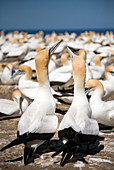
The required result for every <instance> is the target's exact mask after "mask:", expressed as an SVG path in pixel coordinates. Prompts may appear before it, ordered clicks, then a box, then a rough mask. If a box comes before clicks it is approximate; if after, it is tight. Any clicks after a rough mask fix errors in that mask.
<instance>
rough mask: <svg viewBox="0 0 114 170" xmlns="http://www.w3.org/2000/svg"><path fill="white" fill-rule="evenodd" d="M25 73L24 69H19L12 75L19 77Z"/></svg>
mask: <svg viewBox="0 0 114 170" xmlns="http://www.w3.org/2000/svg"><path fill="white" fill-rule="evenodd" d="M23 74H25V73H24V71H21V70H18V71H17V72H16V73H14V74H13V75H12V78H15V77H17V76H18V75H20V76H21V75H23Z"/></svg>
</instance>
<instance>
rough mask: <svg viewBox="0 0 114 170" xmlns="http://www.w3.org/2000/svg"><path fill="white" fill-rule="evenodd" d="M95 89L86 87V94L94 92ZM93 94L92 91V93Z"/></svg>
mask: <svg viewBox="0 0 114 170" xmlns="http://www.w3.org/2000/svg"><path fill="white" fill-rule="evenodd" d="M93 90H94V89H93V88H85V94H86V95H88V94H90V92H92V91H93ZM90 95H92V93H91V94H90Z"/></svg>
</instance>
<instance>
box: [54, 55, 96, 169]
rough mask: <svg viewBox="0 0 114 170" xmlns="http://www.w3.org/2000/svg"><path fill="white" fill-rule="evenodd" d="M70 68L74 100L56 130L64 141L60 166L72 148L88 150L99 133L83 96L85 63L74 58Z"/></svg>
mask: <svg viewBox="0 0 114 170" xmlns="http://www.w3.org/2000/svg"><path fill="white" fill-rule="evenodd" d="M72 67H73V74H74V98H73V101H72V104H71V106H70V108H69V110H68V111H67V113H66V114H65V115H64V117H63V119H62V121H61V123H60V125H59V129H58V135H59V138H60V139H61V140H63V141H65V145H63V150H62V148H61V149H60V151H59V152H62V151H63V154H62V156H63V157H62V160H61V163H60V164H61V166H63V165H64V164H65V162H66V161H67V159H70V158H71V157H72V155H73V153H72V154H71V152H70V150H72V148H76V147H77V146H81V147H82V146H83V145H86V146H88V150H89V144H90V143H94V142H95V141H96V140H97V137H98V133H99V127H98V123H97V121H96V120H93V119H91V109H90V106H89V103H88V101H87V98H86V94H85V88H84V82H85V76H86V65H85V61H84V60H83V59H82V58H79V57H76V56H74V57H73V63H72ZM65 146H66V147H65ZM67 146H68V147H67ZM64 148H65V150H64ZM73 150H75V149H73ZM74 152H75V151H74ZM54 155H56V153H55V154H54ZM54 155H53V156H54Z"/></svg>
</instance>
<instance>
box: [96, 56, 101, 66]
mask: <svg viewBox="0 0 114 170" xmlns="http://www.w3.org/2000/svg"><path fill="white" fill-rule="evenodd" d="M101 59H102V56H96V58H95V65H96V66H101Z"/></svg>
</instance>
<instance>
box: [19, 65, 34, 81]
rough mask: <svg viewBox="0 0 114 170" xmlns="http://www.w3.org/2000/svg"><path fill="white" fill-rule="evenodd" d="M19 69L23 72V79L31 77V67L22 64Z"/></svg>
mask: <svg viewBox="0 0 114 170" xmlns="http://www.w3.org/2000/svg"><path fill="white" fill-rule="evenodd" d="M19 70H21V71H23V72H25V75H23V76H22V79H23V80H31V78H32V69H31V67H29V66H27V65H22V66H21V67H20V68H19Z"/></svg>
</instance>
